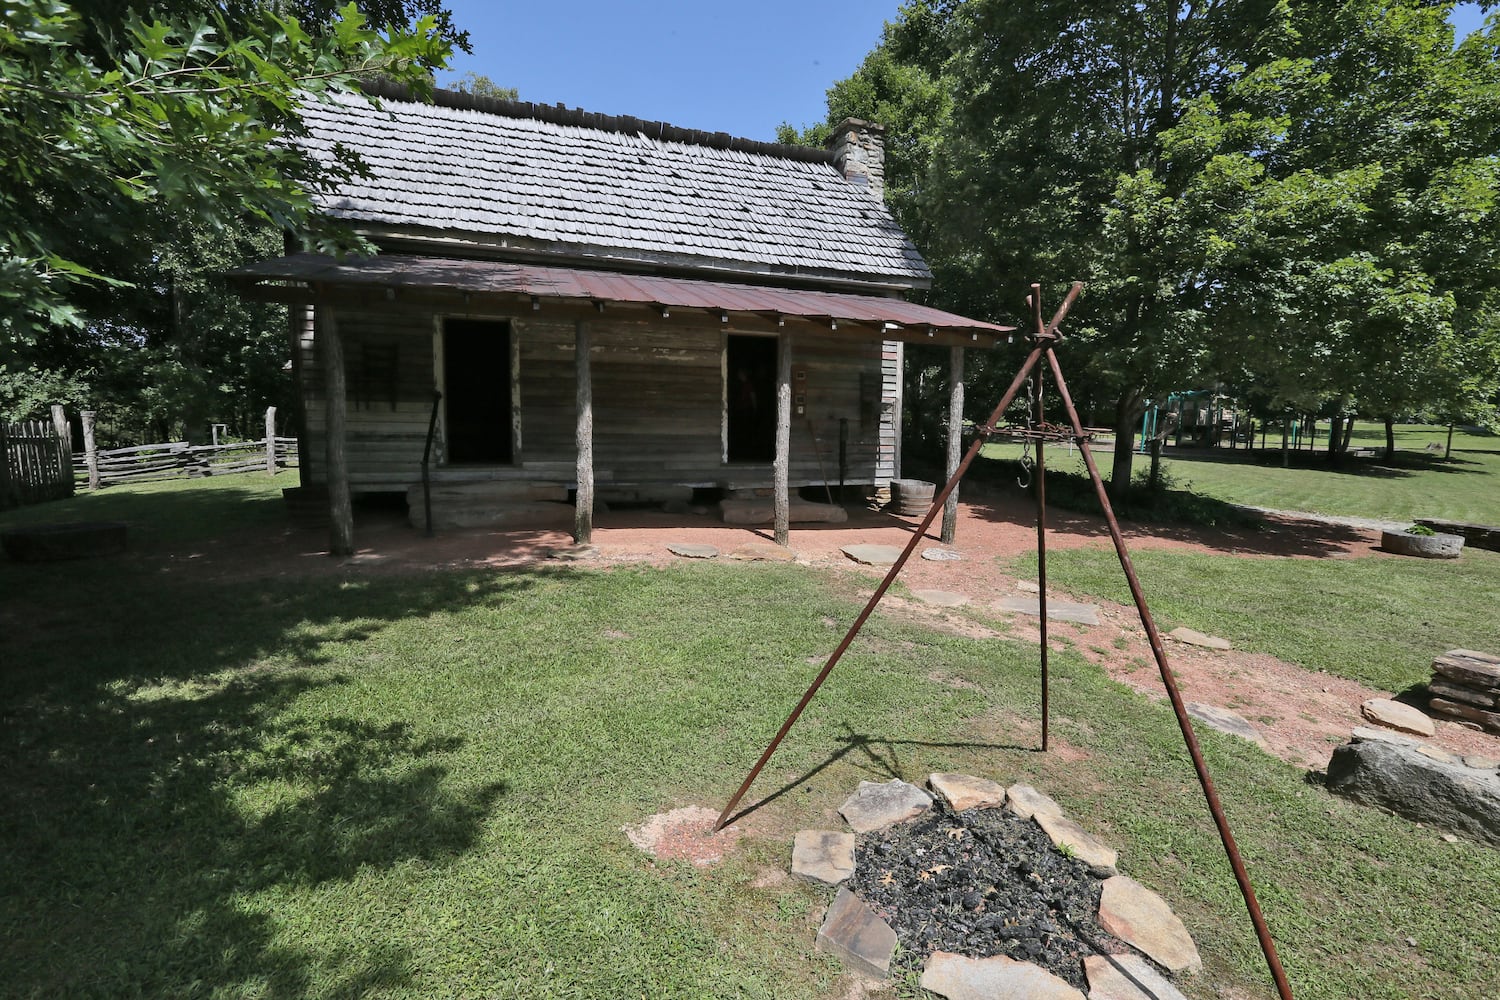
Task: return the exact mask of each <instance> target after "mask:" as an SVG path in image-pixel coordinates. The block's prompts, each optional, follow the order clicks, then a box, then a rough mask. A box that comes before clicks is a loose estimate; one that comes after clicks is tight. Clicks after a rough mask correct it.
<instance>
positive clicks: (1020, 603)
mask: <svg viewBox="0 0 1500 1000" xmlns="http://www.w3.org/2000/svg"><path fill="white" fill-rule="evenodd" d="M995 608H996V609H997V610H999V611H1009V612H1011V613H1012V614H1018V615H1033V616H1036V617H1041V614H1042V606H1041V598H1040V597H1024V596H1017V597H1002V598H1001V599H1000V600H998V601H996V602H995ZM1047 619H1048V620H1049V621H1055V622H1075V623H1076V624H1079V625H1098V624H1099V607H1098V605H1095V604H1074V603H1072V602H1070V601H1048V602H1047Z"/></svg>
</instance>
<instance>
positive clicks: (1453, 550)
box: [1380, 531, 1464, 559]
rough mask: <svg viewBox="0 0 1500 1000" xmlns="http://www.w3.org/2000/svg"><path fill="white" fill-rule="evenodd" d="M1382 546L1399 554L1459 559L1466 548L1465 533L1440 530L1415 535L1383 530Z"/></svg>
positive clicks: (1381, 534) (1424, 557) (1381, 535)
mask: <svg viewBox="0 0 1500 1000" xmlns="http://www.w3.org/2000/svg"><path fill="white" fill-rule="evenodd" d="M1380 547H1381V548H1382V549H1384V550H1385V551H1387V552H1393V553H1395V554H1396V555H1398V556H1417V557H1418V558H1421V559H1457V558H1458V557H1459V555H1460V553H1462V552H1463V550H1464V536H1463V535H1449V534H1445V533H1443V532H1438V533H1436V534H1432V535H1413V534H1411V533H1410V532H1406V531H1382V532H1381V533H1380Z"/></svg>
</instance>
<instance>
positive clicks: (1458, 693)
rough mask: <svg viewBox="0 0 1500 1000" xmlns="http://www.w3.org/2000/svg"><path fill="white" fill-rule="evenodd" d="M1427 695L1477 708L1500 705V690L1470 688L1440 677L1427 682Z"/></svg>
mask: <svg viewBox="0 0 1500 1000" xmlns="http://www.w3.org/2000/svg"><path fill="white" fill-rule="evenodd" d="M1427 693H1428V694H1430V695H1432V696H1433V697H1434V698H1444V699H1447V700H1448V701H1458V702H1463V703H1464V704H1465V705H1473V706H1474V707H1475V708H1494V707H1496V706H1497V705H1500V690H1494V689H1488V688H1477V687H1469V686H1468V685H1467V684H1455V683H1453V682H1452V681H1449V680H1446V679H1443V678H1438V677H1434V678H1433V679H1432V680H1430V681H1428V682H1427Z"/></svg>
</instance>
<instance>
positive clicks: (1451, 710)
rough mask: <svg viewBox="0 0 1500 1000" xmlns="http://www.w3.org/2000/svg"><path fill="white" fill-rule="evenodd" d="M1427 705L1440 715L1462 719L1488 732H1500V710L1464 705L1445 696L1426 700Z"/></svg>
mask: <svg viewBox="0 0 1500 1000" xmlns="http://www.w3.org/2000/svg"><path fill="white" fill-rule="evenodd" d="M1427 706H1428V707H1429V708H1431V709H1432V710H1433V711H1434V712H1437V713H1438V714H1440V715H1446V716H1450V717H1452V718H1455V719H1463V720H1464V721H1466V722H1472V723H1474V724H1475V725H1477V726H1479V727H1480V728H1481V729H1484V730H1486V731H1488V732H1491V733H1500V711H1495V712H1492V711H1490V710H1489V709H1487V708H1479V707H1478V706H1475V705H1465V704H1463V703H1462V702H1457V701H1449V700H1448V699H1447V698H1433V699H1431V700H1429V701H1428V702H1427Z"/></svg>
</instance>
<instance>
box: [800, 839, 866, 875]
mask: <svg viewBox="0 0 1500 1000" xmlns="http://www.w3.org/2000/svg"><path fill="white" fill-rule="evenodd" d="M792 874H793V875H801V876H802V877H803V878H810V879H812V880H813V881H815V882H826V883H827V884H828V885H838V884H839V883H840V882H842V881H844V879H846V878H848V877H849V876H850V875H853V874H854V834H852V833H844V832H843V831H841V830H798V831H797V835H796V836H795V837H793V838H792Z"/></svg>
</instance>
